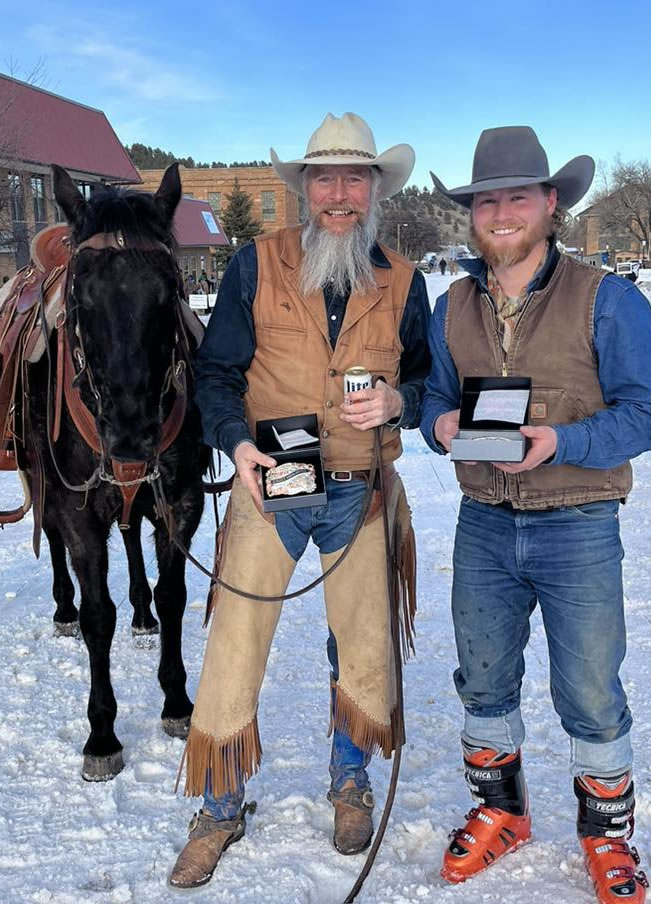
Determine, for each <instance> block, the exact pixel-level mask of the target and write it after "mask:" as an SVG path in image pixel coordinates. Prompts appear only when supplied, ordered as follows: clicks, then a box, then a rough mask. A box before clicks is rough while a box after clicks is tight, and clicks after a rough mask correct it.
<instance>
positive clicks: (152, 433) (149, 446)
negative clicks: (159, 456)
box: [105, 424, 158, 461]
mask: <svg viewBox="0 0 651 904" xmlns="http://www.w3.org/2000/svg"><path fill="white" fill-rule="evenodd" d="M157 433H158V429H157V425H156V424H153V425H149V426H146V427H134V428H133V429H132V430H130V431H126V432H125V431H120V432H119V433H118V432H117V431H115V430H112V429H111V428H110V427H109V428H108V429H107V430H106V431H105V440H106V449H107V451H108V456H109V458H115V459H116V460H117V461H149V460H150V459H152V458H153V457H154V452H155V451H156V439H157Z"/></svg>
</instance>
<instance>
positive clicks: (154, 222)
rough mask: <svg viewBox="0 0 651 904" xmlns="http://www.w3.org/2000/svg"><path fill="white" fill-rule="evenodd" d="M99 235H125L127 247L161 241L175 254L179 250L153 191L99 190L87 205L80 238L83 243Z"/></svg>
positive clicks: (103, 188)
mask: <svg viewBox="0 0 651 904" xmlns="http://www.w3.org/2000/svg"><path fill="white" fill-rule="evenodd" d="M98 232H105V233H112V232H121V233H122V235H123V236H124V239H125V242H126V245H127V247H128V246H129V245H131V244H133V245H135V246H136V247H137V245H138V244H139V243H140V244H143V243H147V242H152V241H158V242H163V244H165V245H167V247H168V248H170V250H171V251H172V252H173V253H174V254H176V253H177V251H178V247H177V243H176V239H175V238H174V235H173V233H172V231H171V230H170V229H168V227H167V224H166V221H165V217H164V216H163V215H162V214H161V212H160V210H159V209H158V207H157V205H156V200H155V198H154V196H153V195H152V194H150V193H149V192H141V191H134V190H133V189H125V188H114V187H113V186H110V185H107V186H103V187H102V188H100V189H97V190H95V191H94V192H93V193H92V194H91V196H90V200H89V201H88V204H87V205H86V210H85V216H84V224H83V227H82V228H81V230H80V233H81V234H80V235H79V236H78V237H77V239H78V241H80V242H81V241H83V240H84V239H86V238H89V237H90V236H91V235H95V234H96V233H98Z"/></svg>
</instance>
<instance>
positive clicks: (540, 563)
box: [452, 496, 632, 775]
mask: <svg viewBox="0 0 651 904" xmlns="http://www.w3.org/2000/svg"><path fill="white" fill-rule="evenodd" d="M618 508H619V503H618V502H617V501H605V502H593V503H589V504H586V505H580V506H567V507H562V508H558V509H553V510H551V511H517V510H514V509H512V508H510V507H508V506H501V505H498V506H492V505H487V504H484V503H481V502H476V501H475V500H473V499H469V498H468V497H466V496H464V497H463V499H462V501H461V506H460V510H459V520H458V523H457V532H456V540H455V548H454V581H453V586H452V615H453V620H454V630H455V637H456V643H457V654H458V658H459V667H458V669H457V670H456V671H455V673H454V681H455V684H456V688H457V692H458V694H459V696H460V698H461V701H462V702H463V705H464V707H465V710H466V718H465V723H464V732H463V735H462V737H463V738H464V740H466V741H468V742H469V743H470V744H473V745H477V746H484V747H492V748H494V749H497V750H499V751H502V752H513V751H515V750H517V749H518V748H519V747H520V746H521V744H522V742H523V740H524V725H523V723H522V718H521V716H520V688H521V684H522V677H523V675H524V669H525V666H524V649H525V647H526V645H527V641H528V639H529V617H530V615H531V613H532V612H533V610H534V609H535V607H536V604H537V603H539V604H540V609H541V614H542V618H543V624H544V627H545V633H546V635H547V644H548V648H549V662H550V684H551V695H552V702H553V704H554V707H555V709H556V712H557V713H558V715H559V716H560V719H561V724H562V726H563V728H564V729H565V731H566V732H567V734H568V735H569V736H570V742H571V771H572V773H573V774H574V775H580V774H586V773H587V774H593V775H595V774H596V775H607V774H610V773H612V774H616V773H617V772H622V771H624V770H625V769H628V768H630V766H631V761H632V753H631V745H630V738H629V731H630V727H631V714H630V712H629V709H628V706H627V705H626V695H625V693H624V689H623V687H622V684H621V681H620V679H619V669H620V666H621V664H622V661H623V659H624V655H625V652H626V628H625V624H624V600H623V589H622V574H621V561H622V558H623V554H624V553H623V549H622V544H621V540H620V537H619V518H618Z"/></svg>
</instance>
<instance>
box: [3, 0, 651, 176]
mask: <svg viewBox="0 0 651 904" xmlns="http://www.w3.org/2000/svg"><path fill="white" fill-rule="evenodd" d="M181 9H183V12H182V13H181V12H180V10H181ZM650 9H651V6H649V4H647V3H638V2H636V3H633V2H629V0H621V2H619V4H617V5H615V4H612V3H606V2H603V0H596V2H581V0H579V2H563V3H561V2H557V0H548V2H544V3H543V2H537V0H529V2H527V0H520V2H511V0H506V2H499V0H494V2H492V3H486V2H478V0H470V2H467V0H466V2H463V0H461V2H457V3H455V2H446V3H445V4H441V3H437V2H429V3H425V2H414V3H404V4H397V3H395V2H386V0H376V2H369V0H361V2H354V0H352V2H351V0H349V2H341V0H326V2H325V3H323V4H319V3H314V2H305V0H303V2H300V3H299V2H283V0H276V2H274V3H271V2H268V0H267V2H262V0H241V2H238V0H235V2H233V0H230V2H229V0H221V2H219V0H218V2H215V0H211V2H204V0H185V3H183V4H181V3H178V2H176V0H175V2H174V3H172V2H170V0H162V2H158V3H152V4H147V5H145V4H142V5H136V4H134V3H133V2H132V0H130V2H126V0H112V2H107V0H96V2H95V3H94V4H92V5H91V4H89V3H79V2H72V0H48V2H45V0H31V2H30V3H29V4H27V3H26V4H24V5H21V4H17V3H16V2H15V0H0V12H2V22H3V29H2V31H3V34H2V48H3V55H0V70H1V71H3V72H9V71H10V69H11V68H13V70H14V74H15V75H16V76H17V77H24V75H25V73H27V72H29V71H31V70H32V69H33V68H34V66H35V65H37V64H38V62H39V60H41V61H42V68H43V71H44V73H45V77H46V78H45V84H44V87H46V88H47V89H48V90H50V91H53V92H55V93H57V94H62V95H64V96H66V97H70V98H73V99H75V100H78V101H80V102H82V103H86V104H88V105H90V106H93V107H98V108H100V109H102V110H104V111H105V113H106V114H107V116H108V118H109V120H110V121H111V123H112V125H113V126H114V128H115V130H116V132H117V133H118V135H119V137H120V138H121V140H122V141H123V142H125V143H127V144H131V143H132V142H134V141H142V142H143V143H145V144H150V145H152V146H158V147H162V148H164V149H165V150H172V151H174V152H175V153H177V154H178V155H179V156H187V155H190V154H191V155H192V156H193V157H194V158H195V160H204V161H211V160H224V161H226V162H230V161H233V160H243V159H253V158H255V159H261V158H264V159H268V158H269V146H270V145H272V146H273V147H274V148H275V150H276V151H277V152H278V154H279V156H280V157H281V159H292V158H294V157H300V156H302V155H303V152H304V150H305V146H306V144H307V140H308V138H309V136H310V134H311V132H312V131H313V130H314V129H315V128H316V127H317V125H319V123H320V122H321V120H322V119H323V116H324V115H325V113H326V112H328V111H331V112H333V113H334V114H336V115H341V113H343V112H345V111H346V110H352V111H354V112H356V113H359V114H360V115H361V116H363V117H364V118H365V119H367V121H368V122H369V124H370V125H371V127H372V128H373V130H374V133H375V138H376V142H377V145H378V150H380V151H382V150H384V149H386V148H387V147H389V146H390V145H392V144H396V143H398V142H402V141H405V142H408V143H409V144H411V145H413V147H414V148H415V150H416V158H417V162H416V168H415V170H414V175H413V178H412V180H411V181H412V182H415V183H416V184H418V185H420V186H422V185H426V184H427V185H430V179H429V175H428V171H429V170H430V169H433V170H434V171H435V172H436V173H437V175H438V176H439V177H440V178H441V179H442V180H443V182H444V183H445V184H446V185H447V186H448V187H452V186H456V185H460V184H464V183H466V182H467V181H468V180H469V177H470V172H471V166H472V155H473V151H474V147H475V144H476V141H477V138H478V136H479V133H480V131H481V130H482V129H483V128H488V127H491V126H497V125H522V124H527V125H532V126H533V127H534V128H535V129H536V131H537V132H538V135H539V137H540V139H541V141H542V143H543V145H544V146H545V147H546V149H547V152H548V156H549V159H550V166H551V168H552V172H553V171H555V170H556V169H558V168H559V167H560V166H562V165H563V164H564V163H566V162H567V160H569V159H570V158H571V157H573V156H574V155H576V154H581V153H588V154H591V155H592V156H593V157H595V159H597V160H602V161H605V162H606V163H611V162H612V160H613V158H614V156H615V155H616V154H618V153H619V154H621V156H622V157H623V159H625V160H630V159H640V158H648V157H651V70H650V69H649V65H648V60H647V57H648V53H647V49H646V48H647V45H648V42H649V39H651V12H649V10H650Z"/></svg>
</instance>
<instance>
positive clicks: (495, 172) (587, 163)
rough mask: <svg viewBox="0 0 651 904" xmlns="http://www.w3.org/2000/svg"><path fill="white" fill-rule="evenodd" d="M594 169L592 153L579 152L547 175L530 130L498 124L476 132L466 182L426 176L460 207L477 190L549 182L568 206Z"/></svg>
mask: <svg viewBox="0 0 651 904" xmlns="http://www.w3.org/2000/svg"><path fill="white" fill-rule="evenodd" d="M594 170H595V164H594V160H593V159H592V157H588V156H587V155H586V154H581V155H580V156H579V157H574V158H573V159H572V160H570V162H569V163H566V164H565V166H563V167H561V169H559V170H558V172H556V173H554V175H553V176H550V175H549V163H548V161H547V154H546V153H545V150H544V148H543V146H542V145H541V144H540V142H539V141H538V136H537V135H536V133H535V132H534V130H533V129H531V128H530V127H529V126H502V127H500V128H498V129H484V131H483V132H482V133H481V135H480V136H479V141H478V142H477V147H476V148H475V156H474V159H473V162H472V182H471V183H470V185H462V186H461V187H460V188H451V189H447V188H446V187H445V186H444V185H443V183H442V182H441V180H440V179H439V178H437V177H436V176H435V175H434V173H432V172H430V176H431V177H432V181H433V182H434V185H435V186H436V188H437V189H438V190H439V191H440V192H441V194H443V195H445V196H446V197H447V198H450V200H452V201H456V202H457V204H461V205H463V207H471V206H472V198H473V195H475V194H476V193H477V192H480V191H492V190H494V189H497V188H515V187H517V186H518V185H533V184H534V183H540V182H549V183H550V184H551V185H553V186H554V188H555V189H556V192H557V194H558V203H559V205H560V206H561V207H564V208H566V209H568V208H570V207H573V206H574V205H575V204H576V203H577V202H578V201H580V200H581V198H582V197H583V196H584V195H585V193H586V192H587V190H588V189H589V188H590V185H591V184H592V179H593V177H594Z"/></svg>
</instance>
